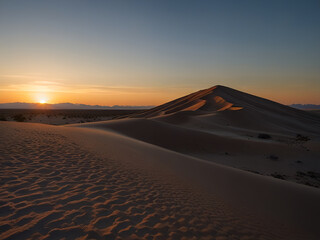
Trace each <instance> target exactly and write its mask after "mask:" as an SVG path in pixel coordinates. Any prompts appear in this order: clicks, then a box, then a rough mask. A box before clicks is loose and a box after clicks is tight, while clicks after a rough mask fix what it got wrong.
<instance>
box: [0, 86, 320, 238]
mask: <svg viewBox="0 0 320 240" xmlns="http://www.w3.org/2000/svg"><path fill="white" fill-rule="evenodd" d="M0 132H1V135H0V140H1V144H0V166H1V168H0V176H1V185H0V239H319V236H320V229H319V226H318V225H319V224H318V222H319V221H318V220H319V216H320V204H319V202H320V190H319V188H317V187H318V186H319V175H318V174H319V171H320V163H319V159H320V158H319V156H320V147H319V146H320V144H319V143H320V142H319V141H320V119H319V116H317V115H314V114H310V113H307V112H304V111H300V110H296V109H293V108H290V107H286V106H283V105H281V104H278V103H275V102H272V101H269V100H266V99H262V98H259V97H256V96H253V95H249V94H246V93H242V92H239V91H236V90H234V89H230V88H227V87H223V86H216V87H213V88H209V89H206V90H202V91H199V92H196V93H194V94H190V95H188V96H185V97H183V98H180V99H177V100H175V101H172V102H169V103H167V104H164V105H161V106H159V107H156V108H154V109H151V110H146V111H144V112H142V113H139V114H135V115H130V116H126V117H123V118H122V119H118V120H110V121H104V122H97V123H84V124H73V125H65V126H50V125H45V124H36V123H16V122H0ZM257 173H260V174H257ZM272 174H273V175H272ZM270 175H272V176H274V177H272V176H270ZM279 178H281V179H279ZM307 185H309V186H307ZM310 185H311V186H310Z"/></svg>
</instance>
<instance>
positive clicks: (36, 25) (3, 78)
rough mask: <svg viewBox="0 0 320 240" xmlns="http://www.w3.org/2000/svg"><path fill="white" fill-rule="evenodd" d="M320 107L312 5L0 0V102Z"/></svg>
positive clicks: (317, 32)
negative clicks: (231, 99)
mask: <svg viewBox="0 0 320 240" xmlns="http://www.w3.org/2000/svg"><path fill="white" fill-rule="evenodd" d="M216 84H221V85H226V86H230V87H233V88H236V89H239V90H243V91H247V92H250V93H253V94H257V95H261V96H263V97H267V98H271V99H273V100H276V101H279V102H282V103H285V104H290V103H316V104H320V97H319V96H320V1H319V0H317V1H312V0H305V1H303V0H301V1H294V0H291V1H282V0H277V1H259V0H255V1H254V0H252V1H246V0H243V1H228V0H224V1H223V0H221V1H214V0H212V1H201V0H194V1H188V0H180V1H179V0H172V1H164V0H159V1H150V0H144V1H139V0H136V1H121V0H117V1H107V0H101V1H98V0H90V1H89V0H86V1H84V0H83V1H81V0H77V1H71V0H65V1H58V0H55V1H46V0H39V1H33V0H21V1H17V0H7V1H4V0H0V95H2V97H1V96H0V102H10V101H33V100H34V101H37V100H39V99H40V98H46V99H47V100H48V101H51V102H61V101H68V102H81V103H88V104H105V105H110V104H111V105H112V104H128V105H131V104H132V105H136V104H141V105H151V104H160V103H163V102H165V101H168V100H171V99H172V98H176V97H180V96H181V95H183V94H186V93H189V92H192V91H195V90H198V89H201V88H207V87H210V86H213V85H216Z"/></svg>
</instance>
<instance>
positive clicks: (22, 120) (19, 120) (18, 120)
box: [13, 114, 26, 122]
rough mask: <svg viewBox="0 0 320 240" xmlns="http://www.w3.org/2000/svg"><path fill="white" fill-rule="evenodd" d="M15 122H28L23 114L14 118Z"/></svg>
mask: <svg viewBox="0 0 320 240" xmlns="http://www.w3.org/2000/svg"><path fill="white" fill-rule="evenodd" d="M13 120H15V121H17V122H24V121H25V120H26V117H25V116H23V115H22V114H16V115H14V116H13Z"/></svg>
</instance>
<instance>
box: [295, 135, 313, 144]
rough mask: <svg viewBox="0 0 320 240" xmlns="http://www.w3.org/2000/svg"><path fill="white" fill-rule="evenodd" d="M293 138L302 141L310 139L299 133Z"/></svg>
mask: <svg viewBox="0 0 320 240" xmlns="http://www.w3.org/2000/svg"><path fill="white" fill-rule="evenodd" d="M295 140H296V141H304V142H307V141H309V140H310V137H308V136H304V135H301V134H297V135H296V138H295Z"/></svg>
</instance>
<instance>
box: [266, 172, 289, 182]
mask: <svg viewBox="0 0 320 240" xmlns="http://www.w3.org/2000/svg"><path fill="white" fill-rule="evenodd" d="M270 176H272V177H274V178H278V179H282V180H286V179H287V176H286V175H284V174H280V173H277V172H275V173H271V174H270Z"/></svg>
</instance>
